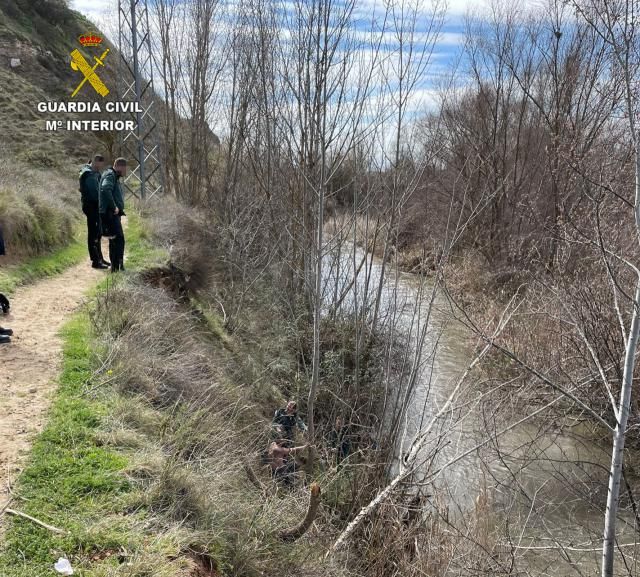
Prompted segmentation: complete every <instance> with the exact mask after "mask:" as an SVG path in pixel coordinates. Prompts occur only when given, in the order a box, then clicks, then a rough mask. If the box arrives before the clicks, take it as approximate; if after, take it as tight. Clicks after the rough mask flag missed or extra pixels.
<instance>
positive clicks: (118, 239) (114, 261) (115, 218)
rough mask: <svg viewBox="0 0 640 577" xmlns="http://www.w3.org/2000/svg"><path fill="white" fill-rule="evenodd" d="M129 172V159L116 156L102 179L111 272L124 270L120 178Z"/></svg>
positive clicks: (102, 217) (103, 218) (103, 217)
mask: <svg viewBox="0 0 640 577" xmlns="http://www.w3.org/2000/svg"><path fill="white" fill-rule="evenodd" d="M126 174H127V160H126V159H125V158H116V160H115V161H114V163H113V167H112V168H107V170H105V171H104V174H103V175H102V180H101V181H100V221H101V223H102V234H103V235H104V236H106V237H107V238H108V239H109V259H110V260H111V272H118V271H120V270H124V231H123V230H122V217H123V216H126V215H125V213H124V194H123V193H122V188H121V186H120V179H121V178H122V177H123V176H126Z"/></svg>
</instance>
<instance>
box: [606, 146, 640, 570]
mask: <svg viewBox="0 0 640 577" xmlns="http://www.w3.org/2000/svg"><path fill="white" fill-rule="evenodd" d="M635 155H636V195H635V207H634V210H635V221H636V232H637V234H638V235H640V154H639V151H638V146H637V139H636V150H635ZM638 303H640V276H639V277H638V279H637V280H636V292H635V297H634V302H633V314H632V317H631V326H630V327H629V338H628V339H627V348H626V350H625V359H624V373H623V377H622V388H621V390H620V403H619V406H618V414H619V415H620V418H619V419H618V423H617V424H616V428H615V431H614V433H613V451H612V454H611V470H610V473H609V490H608V493H607V508H606V510H605V519H604V536H603V542H602V577H613V560H614V553H615V544H616V519H617V516H618V501H619V498H620V482H621V480H622V466H623V464H624V443H625V439H626V433H627V421H628V420H629V409H630V407H631V389H632V387H633V371H634V368H635V364H636V350H637V348H638V337H639V336H640V314H639V311H638Z"/></svg>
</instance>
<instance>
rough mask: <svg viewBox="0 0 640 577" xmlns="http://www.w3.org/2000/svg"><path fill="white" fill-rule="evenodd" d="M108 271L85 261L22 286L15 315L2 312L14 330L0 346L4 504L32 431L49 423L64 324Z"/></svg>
mask: <svg viewBox="0 0 640 577" xmlns="http://www.w3.org/2000/svg"><path fill="white" fill-rule="evenodd" d="M104 275H105V272H104V271H100V270H95V269H92V268H91V267H90V266H89V264H88V263H86V262H83V263H82V264H80V265H77V266H75V267H73V268H70V269H69V270H67V271H66V272H64V273H63V274H61V275H58V276H55V277H52V278H50V279H45V280H43V281H40V282H37V283H35V284H33V285H29V286H26V287H23V288H21V289H19V290H18V291H16V293H15V295H14V296H13V298H12V313H11V315H8V316H7V317H0V323H2V325H3V326H5V327H10V328H12V329H13V330H14V335H15V336H14V338H13V342H12V343H11V344H9V345H0V508H2V506H4V505H5V504H6V502H7V500H8V498H9V490H8V489H9V487H10V483H12V482H13V481H14V480H15V478H16V476H17V474H18V473H19V472H20V470H21V468H22V466H23V465H24V458H25V456H26V452H27V450H28V448H29V446H30V444H31V441H32V440H33V437H34V434H35V433H37V432H38V431H40V430H41V429H42V427H43V425H44V423H45V422H46V410H47V407H48V406H49V402H50V400H51V396H52V392H53V391H54V389H55V387H56V379H57V377H58V374H59V372H60V366H61V361H62V354H61V353H62V340H61V338H60V335H59V332H60V329H61V327H62V325H63V324H64V323H65V322H66V321H67V320H68V319H69V315H70V314H71V313H72V312H73V311H74V310H76V309H77V308H78V306H79V305H80V304H81V303H82V302H83V300H84V297H85V293H86V292H87V290H88V289H89V288H91V287H92V286H93V285H94V284H95V283H96V282H97V281H98V280H99V279H100V278H102V277H104Z"/></svg>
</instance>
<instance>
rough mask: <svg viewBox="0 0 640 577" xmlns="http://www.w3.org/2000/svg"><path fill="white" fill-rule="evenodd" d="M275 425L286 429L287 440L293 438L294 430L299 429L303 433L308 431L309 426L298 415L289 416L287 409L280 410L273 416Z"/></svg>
mask: <svg viewBox="0 0 640 577" xmlns="http://www.w3.org/2000/svg"><path fill="white" fill-rule="evenodd" d="M272 422H273V424H274V425H280V426H281V427H282V428H283V429H284V434H285V436H286V437H287V438H293V433H294V429H295V428H296V427H298V429H300V430H301V431H303V432H304V431H306V430H307V425H305V424H304V421H303V420H302V419H301V418H300V417H298V413H294V414H293V415H289V414H288V413H287V409H286V408H285V409H278V410H277V411H276V412H275V414H274V415H273V421H272Z"/></svg>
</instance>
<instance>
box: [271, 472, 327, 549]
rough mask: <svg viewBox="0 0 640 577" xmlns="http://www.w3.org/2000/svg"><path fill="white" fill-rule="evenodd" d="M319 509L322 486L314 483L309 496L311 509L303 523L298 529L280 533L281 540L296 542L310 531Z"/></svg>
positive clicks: (308, 510) (294, 528)
mask: <svg viewBox="0 0 640 577" xmlns="http://www.w3.org/2000/svg"><path fill="white" fill-rule="evenodd" d="M318 507H320V485H318V483H312V485H311V493H310V495H309V507H308V509H307V514H306V515H305V517H304V519H303V521H302V523H300V524H299V525H297V526H296V527H292V528H290V529H285V530H284V531H280V534H279V537H280V539H282V540H283V541H296V540H297V539H300V537H302V536H303V535H304V534H305V533H306V532H307V531H308V530H309V527H311V524H312V523H313V521H314V519H315V518H316V515H317V514H318Z"/></svg>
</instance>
